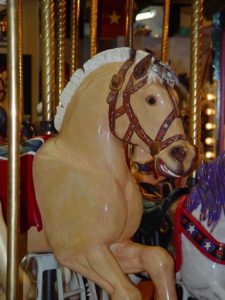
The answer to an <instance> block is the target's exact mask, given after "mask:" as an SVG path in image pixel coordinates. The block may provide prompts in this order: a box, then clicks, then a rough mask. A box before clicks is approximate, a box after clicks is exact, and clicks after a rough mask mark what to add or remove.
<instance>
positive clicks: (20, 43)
mask: <svg viewBox="0 0 225 300" xmlns="http://www.w3.org/2000/svg"><path fill="white" fill-rule="evenodd" d="M22 22H23V13H22V0H18V31H19V36H18V51H19V104H20V118H21V120H20V122H21V121H22V118H23V110H24V108H23V106H24V105H23V101H24V99H23V97H24V95H23V29H22V28H23V23H22Z"/></svg>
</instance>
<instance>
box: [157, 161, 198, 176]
mask: <svg viewBox="0 0 225 300" xmlns="http://www.w3.org/2000/svg"><path fill="white" fill-rule="evenodd" d="M155 170H156V172H157V174H158V175H159V176H163V177H168V176H170V177H181V176H187V175H188V174H190V172H191V171H192V170H193V166H192V165H191V166H190V168H189V169H188V170H186V171H185V170H184V167H183V164H179V165H178V166H177V168H176V170H171V169H169V168H168V166H167V165H166V164H165V163H164V161H163V160H162V159H161V158H156V160H155Z"/></svg>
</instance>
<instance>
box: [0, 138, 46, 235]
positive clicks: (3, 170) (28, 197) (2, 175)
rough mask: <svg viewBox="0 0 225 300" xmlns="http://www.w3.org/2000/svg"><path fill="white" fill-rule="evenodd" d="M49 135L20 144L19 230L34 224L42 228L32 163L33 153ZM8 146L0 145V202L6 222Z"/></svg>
mask: <svg viewBox="0 0 225 300" xmlns="http://www.w3.org/2000/svg"><path fill="white" fill-rule="evenodd" d="M48 138H49V136H41V137H35V138H32V139H30V140H27V141H25V142H23V143H22V144H21V146H20V211H21V215H20V220H21V221H20V232H25V231H27V230H28V229H29V228H30V227H31V226H36V227H37V229H38V231H40V230H41V229H42V228H43V225H42V219H41V214H40V211H39V208H38V205H37V201H36V197H35V190H34V184H33V175H32V165H33V159H34V155H35V154H36V152H37V151H38V149H39V148H40V147H41V146H42V144H43V143H44V142H45V141H46V140H47V139H48ZM7 174H8V146H7V145H4V146H0V202H1V203H2V210H3V217H4V220H5V222H6V223H7V185H8V178H7Z"/></svg>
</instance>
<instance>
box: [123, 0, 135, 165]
mask: <svg viewBox="0 0 225 300" xmlns="http://www.w3.org/2000/svg"><path fill="white" fill-rule="evenodd" d="M125 12H126V16H125V17H126V22H125V26H126V27H125V46H126V47H130V48H133V47H134V31H133V17H134V16H133V12H134V0H126V9H125ZM124 153H125V157H126V162H127V165H128V167H129V168H130V169H131V164H132V154H133V146H132V145H128V144H124Z"/></svg>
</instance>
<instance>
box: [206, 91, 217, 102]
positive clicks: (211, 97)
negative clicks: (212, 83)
mask: <svg viewBox="0 0 225 300" xmlns="http://www.w3.org/2000/svg"><path fill="white" fill-rule="evenodd" d="M206 99H207V100H208V101H212V100H216V96H215V95H214V94H212V93H208V94H206Z"/></svg>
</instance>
